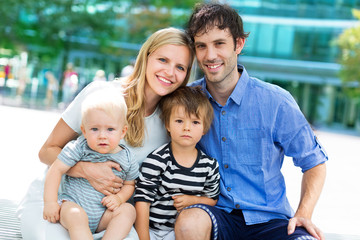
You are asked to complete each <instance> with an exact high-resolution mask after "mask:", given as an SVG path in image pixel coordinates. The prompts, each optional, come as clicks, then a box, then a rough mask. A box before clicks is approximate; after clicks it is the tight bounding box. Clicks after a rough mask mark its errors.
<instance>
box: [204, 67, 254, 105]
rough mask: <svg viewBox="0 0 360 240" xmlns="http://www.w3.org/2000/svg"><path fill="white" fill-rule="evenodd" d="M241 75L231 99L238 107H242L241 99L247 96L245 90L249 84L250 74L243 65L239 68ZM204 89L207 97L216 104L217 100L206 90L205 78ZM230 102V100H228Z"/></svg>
mask: <svg viewBox="0 0 360 240" xmlns="http://www.w3.org/2000/svg"><path fill="white" fill-rule="evenodd" d="M237 68H238V71H239V73H241V76H240V78H239V80H238V82H237V83H236V86H235V88H234V91H233V92H232V93H231V95H230V97H229V99H232V101H234V102H235V103H236V104H237V105H240V102H241V99H242V98H243V96H244V94H245V88H246V85H247V84H248V82H249V74H248V73H247V71H246V69H245V67H244V66H243V65H240V64H239V65H238V66H237ZM201 87H202V89H203V90H204V91H205V93H206V95H207V97H208V98H209V99H211V100H212V101H214V102H216V101H215V99H214V98H213V97H212V96H211V94H210V93H209V92H208V90H207V88H206V80H205V77H204V81H203V82H202V86H201ZM228 101H229V100H228Z"/></svg>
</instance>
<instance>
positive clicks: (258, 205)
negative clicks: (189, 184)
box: [175, 3, 328, 240]
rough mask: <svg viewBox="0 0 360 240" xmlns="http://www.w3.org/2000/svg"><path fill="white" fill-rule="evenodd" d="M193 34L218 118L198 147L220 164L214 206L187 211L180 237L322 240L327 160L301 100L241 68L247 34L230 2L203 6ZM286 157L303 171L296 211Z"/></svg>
mask: <svg viewBox="0 0 360 240" xmlns="http://www.w3.org/2000/svg"><path fill="white" fill-rule="evenodd" d="M187 32H188V34H189V36H190V37H191V39H192V40H193V43H194V48H195V51H196V57H197V60H198V64H199V66H200V68H201V69H202V70H203V72H204V73H205V78H203V79H201V80H199V81H196V82H195V83H193V84H192V85H200V86H202V87H203V90H204V91H205V93H206V94H207V96H208V98H209V100H210V102H211V104H212V106H213V108H214V114H215V118H214V122H213V125H212V127H211V129H210V131H209V132H208V133H207V134H206V135H205V136H203V138H202V140H201V141H200V143H199V145H200V148H201V149H202V150H204V152H206V153H207V154H208V155H209V156H212V157H214V158H216V159H217V160H218V162H219V166H220V167H219V171H220V176H221V180H220V190H221V194H220V198H219V201H218V203H217V205H216V206H215V207H211V206H207V205H201V204H199V205H195V206H192V207H189V208H188V209H185V210H183V211H182V212H181V213H180V215H179V216H178V219H177V222H176V225H175V234H176V239H187V240H189V239H210V237H211V239H217V238H218V239H227V240H230V239H231V240H232V239H270V240H276V239H279V240H280V239H281V240H283V239H321V240H322V239H324V237H323V234H322V232H321V231H320V230H319V229H318V228H317V227H316V226H315V225H314V224H313V223H312V222H311V216H312V213H313V210H314V207H315V204H316V202H317V200H318V198H319V196H320V193H321V190H322V187H323V184H324V181H325V175H326V166H325V162H326V161H327V159H328V157H327V155H326V153H325V152H324V150H323V149H322V147H321V145H320V144H319V143H318V141H317V139H316V137H315V135H314V133H313V131H312V129H311V127H310V125H309V124H308V122H307V121H306V119H305V117H304V116H303V114H302V113H301V111H300V109H299V107H298V105H297V104H296V102H295V100H294V99H293V98H292V97H291V95H290V94H289V93H288V92H286V91H285V90H283V89H281V88H279V87H277V86H275V85H271V84H269V83H265V82H262V81H260V80H258V79H255V78H252V77H249V75H248V73H247V71H246V69H245V67H244V66H241V65H237V57H238V55H239V54H240V53H241V51H242V49H243V47H244V44H245V39H246V37H247V36H248V34H246V33H245V32H244V30H243V23H242V20H241V17H240V16H239V15H238V14H237V12H236V11H235V10H234V9H232V8H230V7H229V6H227V5H222V4H216V3H210V4H203V5H198V6H197V7H196V8H195V10H194V12H193V14H192V16H191V17H190V20H189V23H188V29H187ZM284 155H287V156H290V157H292V158H293V161H294V164H295V165H296V166H299V167H300V168H301V169H302V171H303V180H302V186H301V199H300V203H299V206H298V209H297V210H296V212H295V213H294V211H293V210H292V209H291V206H290V204H289V202H288V200H287V198H286V187H285V181H284V178H283V175H282V174H281V171H280V170H281V166H282V163H283V160H284Z"/></svg>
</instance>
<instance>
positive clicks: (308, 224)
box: [288, 217, 325, 240]
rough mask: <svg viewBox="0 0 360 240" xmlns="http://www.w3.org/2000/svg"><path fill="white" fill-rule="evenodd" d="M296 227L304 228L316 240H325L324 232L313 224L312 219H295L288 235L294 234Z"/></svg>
mask: <svg viewBox="0 0 360 240" xmlns="http://www.w3.org/2000/svg"><path fill="white" fill-rule="evenodd" d="M296 227H304V228H305V229H306V230H307V231H308V232H309V233H310V234H311V235H312V236H313V237H314V238H316V239H319V240H324V239H325V237H324V234H323V233H322V231H321V230H320V229H319V228H318V227H316V226H315V224H313V223H312V221H311V220H310V219H307V218H303V217H293V218H291V219H290V221H289V224H288V234H289V235H290V234H292V233H293V232H294V231H295V228H296Z"/></svg>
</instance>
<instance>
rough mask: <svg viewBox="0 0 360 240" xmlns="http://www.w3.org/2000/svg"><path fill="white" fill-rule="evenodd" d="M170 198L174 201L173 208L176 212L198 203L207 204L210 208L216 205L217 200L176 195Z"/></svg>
mask: <svg viewBox="0 0 360 240" xmlns="http://www.w3.org/2000/svg"><path fill="white" fill-rule="evenodd" d="M172 198H173V199H174V207H175V208H176V210H177V211H180V210H181V209H183V208H185V207H188V206H191V205H194V204H198V203H202V204H207V205H210V206H215V204H216V203H217V200H215V199H212V198H209V197H204V196H192V195H176V196H173V197H172Z"/></svg>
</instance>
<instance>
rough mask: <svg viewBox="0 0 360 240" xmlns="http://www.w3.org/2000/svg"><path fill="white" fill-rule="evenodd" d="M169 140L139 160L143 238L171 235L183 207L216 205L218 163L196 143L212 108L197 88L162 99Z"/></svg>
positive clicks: (138, 197)
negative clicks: (201, 204)
mask: <svg viewBox="0 0 360 240" xmlns="http://www.w3.org/2000/svg"><path fill="white" fill-rule="evenodd" d="M160 108H161V110H162V114H161V118H162V120H163V122H164V124H165V127H166V129H167V131H168V133H169V135H170V137H171V142H170V143H167V144H165V145H163V146H161V147H159V148H158V149H156V150H155V151H153V152H152V153H151V154H149V156H148V157H147V159H146V160H145V161H144V162H143V163H142V165H141V168H140V175H139V178H138V179H137V181H136V190H135V196H134V201H135V208H136V215H137V217H136V222H135V228H136V231H137V232H138V235H139V237H140V239H141V240H144V239H152V240H154V239H175V235H174V229H173V228H174V223H175V220H176V216H177V213H178V212H180V211H181V210H182V209H183V208H185V207H187V206H190V205H193V204H197V203H206V204H209V205H215V204H216V202H217V198H218V195H219V180H220V175H219V166H218V163H217V161H216V160H215V159H213V158H210V157H208V156H207V155H205V154H204V153H203V152H201V151H200V150H198V149H197V148H196V144H197V143H198V141H199V140H200V139H201V137H202V135H204V134H205V133H206V132H207V131H208V130H209V128H210V125H211V122H212V119H213V109H212V107H211V105H210V103H209V101H208V100H207V98H206V97H205V95H204V94H203V92H202V91H201V90H200V88H190V87H180V88H179V89H177V90H176V91H174V92H173V93H172V94H169V95H167V96H165V97H163V98H162V99H161V101H160Z"/></svg>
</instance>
